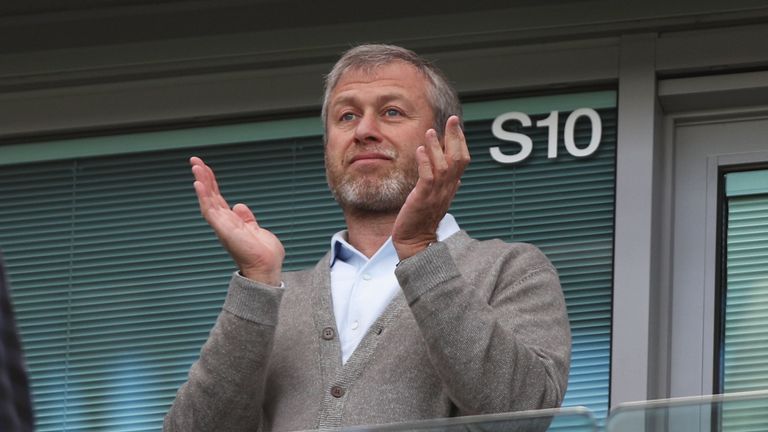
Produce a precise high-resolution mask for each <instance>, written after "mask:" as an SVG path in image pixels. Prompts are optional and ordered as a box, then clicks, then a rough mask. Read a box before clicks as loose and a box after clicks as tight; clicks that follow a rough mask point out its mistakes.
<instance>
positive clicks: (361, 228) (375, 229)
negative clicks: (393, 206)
mask: <svg viewBox="0 0 768 432" xmlns="http://www.w3.org/2000/svg"><path fill="white" fill-rule="evenodd" d="M397 213H398V212H397V211H395V212H394V213H379V212H363V211H359V210H349V209H345V210H344V219H345V220H346V222H347V233H348V235H349V238H348V239H347V241H348V242H349V244H351V245H352V246H354V247H355V249H357V250H358V251H360V252H361V253H362V254H363V255H365V256H366V257H368V258H370V257H372V256H373V254H375V253H376V251H378V250H379V249H380V248H381V246H382V245H383V244H384V242H386V241H387V239H388V238H389V236H391V235H392V227H393V226H394V225H395V219H397Z"/></svg>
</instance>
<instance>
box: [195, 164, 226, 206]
mask: <svg viewBox="0 0 768 432" xmlns="http://www.w3.org/2000/svg"><path fill="white" fill-rule="evenodd" d="M190 163H191V164H192V173H193V174H194V176H195V180H197V181H200V182H201V183H203V185H204V186H205V189H204V190H205V192H206V197H207V198H208V199H209V200H210V205H211V206H214V205H215V206H219V207H226V208H227V209H229V204H227V201H226V200H225V199H224V197H223V196H222V195H221V192H220V191H219V184H218V182H217V181H216V176H215V175H214V173H213V170H212V169H211V167H209V166H208V165H206V164H205V162H203V160H202V159H200V158H198V157H195V156H193V157H191V158H190Z"/></svg>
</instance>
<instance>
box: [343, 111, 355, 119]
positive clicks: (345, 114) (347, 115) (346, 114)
mask: <svg viewBox="0 0 768 432" xmlns="http://www.w3.org/2000/svg"><path fill="white" fill-rule="evenodd" d="M354 119H355V114H353V113H351V112H346V113H344V114H342V115H341V121H352V120H354Z"/></svg>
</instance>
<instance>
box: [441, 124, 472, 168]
mask: <svg viewBox="0 0 768 432" xmlns="http://www.w3.org/2000/svg"><path fill="white" fill-rule="evenodd" d="M445 153H446V157H447V158H448V159H449V161H452V162H456V163H458V164H460V165H461V164H463V165H466V164H467V163H469V148H468V147H467V140H466V138H465V137H464V131H462V130H461V121H460V120H459V117H457V116H450V117H449V118H448V121H447V122H446V124H445Z"/></svg>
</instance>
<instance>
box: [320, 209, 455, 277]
mask: <svg viewBox="0 0 768 432" xmlns="http://www.w3.org/2000/svg"><path fill="white" fill-rule="evenodd" d="M459 230H460V228H459V224H458V223H457V222H456V219H455V218H454V217H453V216H452V215H451V214H450V213H446V214H445V216H443V219H442V220H441V221H440V224H439V225H438V226H437V241H443V240H445V239H447V238H448V237H450V236H452V235H454V234H456V233H457V232H459ZM389 249H392V250H394V248H393V246H392V237H390V238H388V239H387V241H386V242H384V244H383V245H382V246H381V248H380V249H379V250H378V251H377V252H376V253H375V254H374V255H373V257H375V256H376V255H379V254H381V253H384V251H387V252H388V251H389ZM373 257H372V258H373ZM337 258H338V259H340V260H342V261H345V262H347V261H350V260H357V259H363V260H365V261H368V258H367V257H366V256H365V255H363V254H362V253H361V252H360V251H358V250H357V249H355V247H354V246H352V245H351V244H349V243H348V242H347V230H343V231H339V232H337V233H336V234H334V235H333V237H331V260H330V267H333V265H334V264H335V263H336V259H337Z"/></svg>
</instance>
